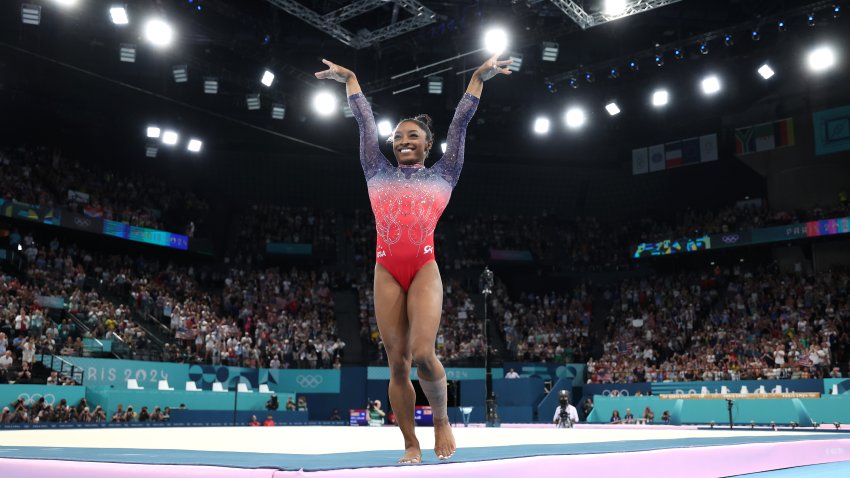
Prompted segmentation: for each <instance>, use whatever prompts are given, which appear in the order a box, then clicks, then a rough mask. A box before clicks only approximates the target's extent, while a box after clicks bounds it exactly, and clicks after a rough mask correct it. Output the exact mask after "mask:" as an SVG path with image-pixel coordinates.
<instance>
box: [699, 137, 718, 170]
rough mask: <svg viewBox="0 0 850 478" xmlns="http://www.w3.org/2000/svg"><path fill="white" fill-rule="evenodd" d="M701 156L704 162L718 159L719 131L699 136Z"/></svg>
mask: <svg viewBox="0 0 850 478" xmlns="http://www.w3.org/2000/svg"><path fill="white" fill-rule="evenodd" d="M699 157H700V161H702V162H703V163H707V162H709V161H717V133H713V134H706V135H703V136H700V137H699Z"/></svg>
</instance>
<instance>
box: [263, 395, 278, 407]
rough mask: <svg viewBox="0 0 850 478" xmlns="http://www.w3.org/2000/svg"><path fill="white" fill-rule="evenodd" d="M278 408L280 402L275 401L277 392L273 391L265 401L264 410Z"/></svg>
mask: <svg viewBox="0 0 850 478" xmlns="http://www.w3.org/2000/svg"><path fill="white" fill-rule="evenodd" d="M278 408H280V403H279V402H278V401H277V394H276V393H273V394H272V396H271V397H269V399H268V401H266V410H277V409H278Z"/></svg>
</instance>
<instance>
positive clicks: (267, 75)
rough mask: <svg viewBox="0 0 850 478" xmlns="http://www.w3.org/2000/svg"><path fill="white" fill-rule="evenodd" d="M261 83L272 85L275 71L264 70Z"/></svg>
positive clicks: (267, 85)
mask: <svg viewBox="0 0 850 478" xmlns="http://www.w3.org/2000/svg"><path fill="white" fill-rule="evenodd" d="M260 83H262V84H263V85H264V86H266V87H269V86H272V83H274V73H272V72H270V71H269V70H266V71H264V72H263V77H262V78H260Z"/></svg>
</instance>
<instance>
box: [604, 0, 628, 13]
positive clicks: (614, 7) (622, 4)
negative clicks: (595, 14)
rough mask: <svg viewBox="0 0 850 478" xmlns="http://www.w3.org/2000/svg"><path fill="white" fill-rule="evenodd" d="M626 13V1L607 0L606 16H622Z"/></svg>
mask: <svg viewBox="0 0 850 478" xmlns="http://www.w3.org/2000/svg"><path fill="white" fill-rule="evenodd" d="M625 11H626V0H605V14H606V15H612V16H613V15H622V14H623V12H625Z"/></svg>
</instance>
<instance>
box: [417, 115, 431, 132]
mask: <svg viewBox="0 0 850 478" xmlns="http://www.w3.org/2000/svg"><path fill="white" fill-rule="evenodd" d="M413 119H415V120H416V121H421V122H422V123H424V124H425V126H427V127H428V129H434V126H433V125H434V121H433V120H432V119H431V117H430V116H428V115H424V114H423V115H416V117H414V118H413Z"/></svg>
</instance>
